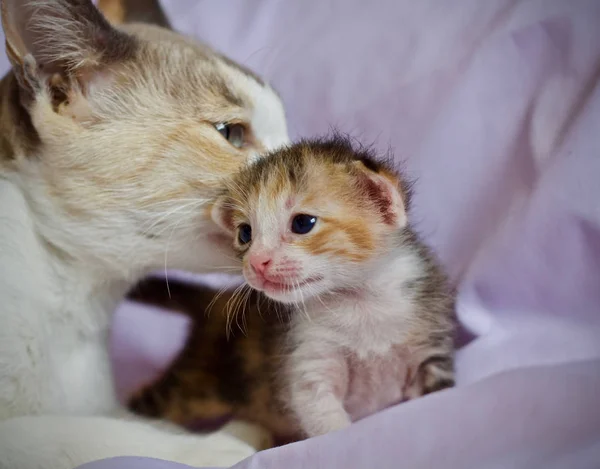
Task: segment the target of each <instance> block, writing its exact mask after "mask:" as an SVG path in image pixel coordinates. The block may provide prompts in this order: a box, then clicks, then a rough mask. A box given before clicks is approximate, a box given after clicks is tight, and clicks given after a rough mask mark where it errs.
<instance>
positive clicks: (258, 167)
mask: <svg viewBox="0 0 600 469" xmlns="http://www.w3.org/2000/svg"><path fill="white" fill-rule="evenodd" d="M364 170H366V171H371V172H373V173H378V174H380V175H381V176H382V177H385V178H386V179H388V180H390V181H391V182H392V184H393V185H394V186H396V187H397V189H398V191H399V192H400V193H401V196H402V198H403V200H404V202H405V205H406V204H407V203H408V199H409V195H410V194H409V189H410V185H409V184H408V183H407V182H406V181H404V179H403V177H402V175H401V174H400V173H399V172H398V171H396V170H395V169H393V167H392V166H391V165H390V164H388V163H387V162H383V161H381V160H379V159H377V158H375V157H374V155H373V152H371V151H370V150H366V149H364V148H355V147H354V146H353V145H352V142H351V141H350V140H349V139H347V138H344V137H340V136H336V137H334V138H332V139H322V140H304V141H301V142H299V143H296V144H294V145H291V146H288V147H285V148H282V149H280V150H278V151H275V152H272V153H270V154H268V155H266V156H263V157H261V158H260V159H258V160H257V161H255V162H254V163H253V164H250V165H249V166H247V167H246V168H244V169H243V170H242V171H240V172H239V173H238V174H237V175H236V176H235V177H234V178H233V179H232V180H231V181H230V182H229V184H228V188H229V191H230V192H231V193H232V194H235V195H236V197H237V199H238V200H239V201H241V202H242V203H244V204H245V205H248V204H251V203H256V202H258V201H261V200H262V201H273V200H280V201H284V200H286V199H287V198H289V197H290V196H294V195H297V194H301V195H302V196H303V198H304V201H305V203H308V202H311V200H310V199H316V200H312V202H313V203H318V199H321V200H323V198H326V197H327V196H328V195H334V194H336V195H339V196H344V195H346V194H347V192H348V191H350V192H352V193H354V189H355V183H356V181H354V180H353V178H352V177H351V176H355V175H357V174H359V172H360V171H364ZM259 195H262V197H259Z"/></svg>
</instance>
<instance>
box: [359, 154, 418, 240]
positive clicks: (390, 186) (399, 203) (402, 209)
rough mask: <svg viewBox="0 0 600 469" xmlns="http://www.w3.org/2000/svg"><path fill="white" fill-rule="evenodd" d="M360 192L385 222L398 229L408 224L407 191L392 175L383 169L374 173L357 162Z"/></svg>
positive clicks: (360, 162)
mask: <svg viewBox="0 0 600 469" xmlns="http://www.w3.org/2000/svg"><path fill="white" fill-rule="evenodd" d="M356 166H357V169H358V190H359V191H360V192H361V195H363V196H364V197H366V198H368V199H369V200H370V201H371V203H372V204H373V205H374V206H375V207H376V208H377V210H379V212H380V214H381V216H382V218H383V221H384V222H385V223H386V224H387V225H390V226H394V227H396V228H404V227H405V226H406V225H407V223H408V219H407V215H406V209H407V202H408V201H407V200H406V195H405V194H406V191H405V189H404V188H403V187H402V182H401V181H399V180H398V178H397V177H395V176H394V175H393V174H392V173H389V172H388V171H386V170H384V169H382V170H379V171H377V172H376V171H374V170H373V169H372V168H370V167H367V166H366V165H365V164H364V163H363V162H362V161H357V162H356Z"/></svg>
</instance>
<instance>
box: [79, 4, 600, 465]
mask: <svg viewBox="0 0 600 469" xmlns="http://www.w3.org/2000/svg"><path fill="white" fill-rule="evenodd" d="M165 7H166V8H167V11H168V13H169V14H170V16H171V18H172V20H173V23H174V25H175V27H176V28H178V29H180V30H182V31H185V32H188V33H191V34H193V35H195V36H197V37H200V38H202V39H205V40H207V41H209V42H211V43H212V44H214V45H215V46H216V47H218V48H220V49H221V50H222V51H223V52H225V53H227V54H228V55H230V56H231V57H233V58H235V59H236V60H238V61H240V62H242V63H244V64H246V65H248V66H250V67H252V68H254V69H255V70H256V71H258V72H259V73H261V74H262V75H264V76H266V77H267V78H268V79H270V80H271V81H272V82H273V83H274V84H275V86H276V87H277V88H278V90H279V91H280V92H281V94H282V96H283V99H284V101H285V102H286V105H287V110H288V116H289V123H290V132H291V136H292V138H297V137H300V136H311V135H316V134H323V133H324V132H326V131H327V129H328V128H329V127H330V126H336V127H338V128H340V129H342V130H344V131H347V132H350V133H352V134H354V135H356V136H357V137H359V138H360V139H361V140H363V141H365V142H375V145H376V146H378V147H380V148H381V149H382V150H386V149H387V148H388V146H390V145H391V146H392V148H393V149H394V151H395V154H396V155H397V157H398V158H399V159H403V160H406V166H407V168H408V170H409V172H410V174H411V175H412V176H414V177H416V178H417V179H418V183H417V187H416V197H415V207H414V211H413V214H412V216H413V220H414V221H415V222H416V224H417V228H418V229H419V231H420V232H421V233H423V235H424V236H425V238H426V239H427V240H428V241H429V242H430V243H431V244H432V245H433V246H434V247H435V248H436V250H437V251H438V253H439V254H440V256H441V258H442V259H443V261H444V262H445V264H446V265H447V266H448V268H449V269H450V272H451V274H452V276H453V278H454V279H455V280H456V282H457V283H458V284H459V286H460V295H459V301H458V310H459V311H458V312H459V316H460V320H461V322H462V324H463V325H464V327H465V328H466V329H468V330H469V331H470V332H471V333H472V334H473V336H474V337H475V339H474V340H473V341H472V342H470V343H469V344H468V345H466V346H465V347H463V348H462V349H461V350H460V351H459V353H458V358H457V367H458V385H457V387H456V388H455V389H452V390H449V391H445V392H441V393H438V394H434V395H431V396H428V397H426V398H423V399H418V400H416V401H412V402H409V403H406V404H401V405H399V406H396V407H394V408H392V409H389V410H387V411H385V412H381V413H380V414H378V415H375V416H372V417H370V418H368V419H365V420H364V421H361V422H359V423H357V424H355V425H353V426H352V427H350V428H349V429H347V430H345V431H343V432H340V433H336V434H330V435H326V436H324V437H320V438H315V439H312V440H308V441H305V442H301V443H297V444H293V445H289V446H286V447H282V448H277V449H273V450H269V451H265V452H262V453H259V454H257V455H255V456H254V457H253V458H250V459H249V460H247V461H244V462H242V463H240V465H238V466H236V468H239V469H251V468H261V469H269V468H278V469H279V468H284V467H285V468H286V469H294V468H311V469H319V468H323V469H331V468H344V469H362V468H377V469H385V468H390V469H392V468H393V469H399V468H408V469H416V468H434V467H435V468H437V467H444V468H445V469H464V468H494V469H500V468H511V469H516V468H532V469H537V468H544V469H553V468H569V469H579V468H582V469H583V468H590V469H592V468H598V467H600V397H599V396H600V85H599V79H600V78H599V77H600V2H598V1H596V0H587V1H586V0H570V1H562V0H529V1H525V0H523V1H514V0H513V1H511V0H487V1H485V2H482V1H480V0H463V1H461V2H448V1H447V0H419V1H414V0H378V1H377V2H365V1H363V0H303V1H301V2H300V1H297V2H291V1H287V2H284V1H281V0H229V1H227V2H216V1H215V2H206V1H204V2H198V1H194V0H171V1H165ZM140 325H143V326H141V327H140ZM184 331H185V323H184V322H183V320H182V319H181V318H179V317H177V316H175V315H167V314H163V313H160V312H157V311H151V310H143V309H141V308H136V307H134V306H132V305H125V306H124V307H123V308H121V310H120V311H119V312H118V314H117V317H116V322H115V326H114V356H115V362H116V365H117V377H118V382H119V385H120V392H121V393H122V394H126V393H127V392H129V391H130V390H131V389H132V388H134V387H135V386H137V385H139V384H140V383H141V382H143V381H145V380H147V379H149V378H150V377H152V376H153V375H154V374H155V373H156V372H157V370H159V369H160V368H161V367H162V366H164V365H165V364H166V363H167V362H168V360H169V359H170V358H171V357H172V356H173V354H174V353H175V352H176V351H177V348H178V347H179V346H180V344H181V341H182V337H183V334H184ZM182 467H183V466H179V465H177V464H174V463H168V462H160V461H151V460H145V459H140V458H122V459H114V460H108V461H100V462H97V463H93V464H89V465H86V466H85V468H86V469H125V468H127V469H137V468H139V469H141V468H144V469H181V468H182Z"/></svg>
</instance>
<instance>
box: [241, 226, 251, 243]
mask: <svg viewBox="0 0 600 469" xmlns="http://www.w3.org/2000/svg"><path fill="white" fill-rule="evenodd" d="M238 241H239V243H240V244H248V243H249V242H250V241H252V227H251V226H250V225H248V223H244V224H242V225H240V226H239V228H238Z"/></svg>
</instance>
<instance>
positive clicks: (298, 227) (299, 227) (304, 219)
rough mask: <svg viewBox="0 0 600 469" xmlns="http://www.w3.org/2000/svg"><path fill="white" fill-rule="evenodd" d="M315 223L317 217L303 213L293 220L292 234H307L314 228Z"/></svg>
mask: <svg viewBox="0 0 600 469" xmlns="http://www.w3.org/2000/svg"><path fill="white" fill-rule="evenodd" d="M315 223H317V217H313V216H312V215H307V214H305V213H301V214H299V215H296V216H295V217H294V218H292V232H293V233H296V234H306V233H308V232H309V231H310V230H312V229H313V228H314V226H315Z"/></svg>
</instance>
